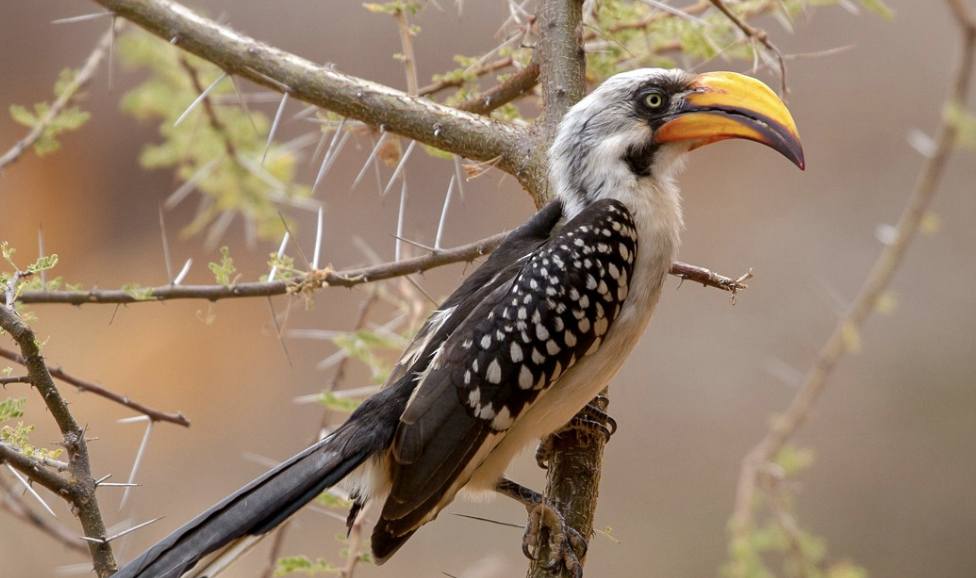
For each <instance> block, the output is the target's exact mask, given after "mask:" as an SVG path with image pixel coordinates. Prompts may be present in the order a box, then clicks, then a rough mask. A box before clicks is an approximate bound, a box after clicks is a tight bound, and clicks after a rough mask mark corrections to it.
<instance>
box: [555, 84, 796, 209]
mask: <svg viewBox="0 0 976 578" xmlns="http://www.w3.org/2000/svg"><path fill="white" fill-rule="evenodd" d="M731 138H741V139H748V140H752V141H756V142H759V143H762V144H764V145H767V146H769V147H771V148H773V149H775V150H777V151H779V152H780V153H781V154H783V155H784V156H785V157H786V158H788V159H789V160H790V161H792V162H793V163H794V164H796V165H797V166H798V167H800V168H801V169H802V168H803V167H804V160H803V149H802V147H801V146H800V138H799V135H798V134H797V130H796V125H795V124H794V123H793V119H792V117H791V116H790V113H789V111H788V110H787V109H786V106H785V105H784V104H783V102H782V101H781V100H780V99H779V98H778V97H777V96H776V94H775V93H774V92H773V91H772V90H770V89H769V87H767V86H766V85H765V84H763V83H762V82H760V81H758V80H756V79H754V78H750V77H748V76H743V75H741V74H736V73H734V72H707V73H704V74H697V75H696V74H691V73H688V72H684V71H681V70H663V69H650V68H647V69H639V70H632V71H629V72H623V73H620V74H617V75H615V76H612V77H610V78H609V79H607V80H606V81H605V82H604V83H603V84H601V85H600V86H599V87H598V88H597V89H596V90H594V91H593V92H592V93H590V94H589V95H588V96H587V97H586V98H584V99H583V100H581V101H580V102H578V103H577V104H576V105H575V106H573V107H572V108H571V109H570V110H569V112H568V113H567V114H566V116H565V117H564V119H563V121H562V123H561V124H560V127H559V132H558V134H557V136H556V140H555V142H554V143H553V145H552V148H551V149H550V153H549V158H550V170H551V175H552V180H553V184H554V185H555V187H556V191H555V192H556V194H557V195H562V196H564V198H567V199H568V200H570V201H571V202H573V204H576V203H585V202H586V200H587V199H594V198H599V197H600V196H603V195H605V194H613V193H609V192H608V191H612V190H620V189H621V188H628V189H629V188H632V186H633V185H634V184H635V183H640V182H642V181H646V180H647V179H654V180H656V181H657V182H660V183H670V180H671V175H672V173H673V172H674V169H675V168H676V167H678V166H680V165H681V162H680V160H681V158H682V157H683V156H684V154H685V153H687V152H688V151H690V150H693V149H696V148H698V147H701V146H704V145H707V144H711V143H714V142H718V141H721V140H726V139H731Z"/></svg>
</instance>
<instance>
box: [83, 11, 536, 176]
mask: <svg viewBox="0 0 976 578" xmlns="http://www.w3.org/2000/svg"><path fill="white" fill-rule="evenodd" d="M95 1H96V2H97V3H98V4H101V5H102V6H104V7H105V8H107V9H109V10H111V11H113V12H114V13H115V14H117V15H118V16H121V17H122V18H125V19H127V20H129V21H131V22H133V23H135V24H137V25H138V26H140V27H142V28H144V29H146V30H147V31H149V32H151V33H152V34H155V35H156V36H159V37H160V38H162V39H163V40H165V41H167V42H170V43H172V44H173V45H175V46H178V47H180V48H181V49H183V50H186V51H187V52H190V53H192V54H195V55H197V56H199V57H200V58H203V59H205V60H208V61H210V62H212V63H214V64H216V65H217V66H219V67H220V68H222V69H223V70H224V71H225V72H227V73H228V74H233V75H235V76H239V77H241V78H246V79H248V80H250V81H251V82H254V83H256V84H259V85H262V86H265V87H268V88H270V89H272V90H275V91H278V92H287V93H288V94H289V95H290V96H292V97H293V98H297V99H299V100H302V101H304V102H307V103H309V104H313V105H316V106H319V107H322V108H325V109H328V110H331V111H333V112H336V113H338V114H340V115H343V116H346V117H348V118H352V119H356V120H359V121H362V122H364V123H366V124H369V125H372V126H376V127H379V128H381V129H383V130H386V131H390V132H394V133H396V134H399V135H402V136H405V137H407V138H411V139H414V140H416V141H419V142H421V143H424V144H427V145H430V146H434V147H437V148H439V149H441V150H445V151H448V152H452V153H454V154H457V155H460V156H462V157H465V158H469V159H473V160H476V161H487V160H490V159H495V158H500V159H501V160H500V162H499V163H498V166H499V168H501V169H502V170H504V171H506V172H508V173H511V174H513V175H515V176H516V177H518V175H519V173H520V172H521V171H523V170H524V166H525V163H526V161H525V160H524V158H521V156H520V155H519V154H518V146H517V145H518V143H519V141H520V140H522V139H523V138H524V136H525V135H524V133H525V131H524V130H523V129H520V128H518V127H515V126H512V125H510V124H506V123H502V122H497V121H493V120H490V119H487V118H485V117H482V116H478V115H475V114H472V113H469V112H464V111H459V110H457V109H455V108H451V107H448V106H443V105H440V104H437V103H435V102H432V101H430V100H427V99H424V98H420V97H417V96H410V95H408V94H407V93H405V92H401V91H398V90H394V89H392V88H389V87H386V86H382V85H380V84H376V83H374V82H370V81H368V80H364V79H361V78H356V77H354V76H350V75H347V74H343V73H341V72H338V71H336V70H334V69H333V68H332V67H331V66H320V65H317V64H315V63H313V62H310V61H308V60H305V59H304V58H301V57H299V56H296V55H294V54H290V53H288V52H285V51H283V50H280V49H278V48H275V47H272V46H269V45H267V44H264V43H262V42H258V41H257V40H255V39H253V38H250V37H248V36H245V35H243V34H240V33H238V32H236V31H234V30H232V29H230V28H229V27H227V26H224V25H221V24H218V23H217V22H214V21H213V20H209V19H207V18H203V17H202V16H200V15H198V14H196V13H195V12H193V11H191V10H189V9H188V8H186V7H185V6H183V5H181V4H178V3H176V2H172V1H171V0H95Z"/></svg>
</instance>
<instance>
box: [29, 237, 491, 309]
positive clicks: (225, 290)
mask: <svg viewBox="0 0 976 578" xmlns="http://www.w3.org/2000/svg"><path fill="white" fill-rule="evenodd" d="M506 235H507V233H499V234H497V235H493V236H491V237H487V238H485V239H482V240H480V241H475V242H474V243H469V244H467V245H462V246H460V247H455V248H453V249H444V250H440V251H436V252H432V253H429V254H427V255H422V256H420V257H414V258H411V259H404V260H402V261H396V262H391V263H383V264H381V265H375V266H371V267H363V268H359V269H347V270H344V271H335V270H332V269H320V270H316V271H313V272H312V273H310V274H308V275H299V276H295V277H291V278H288V279H284V280H279V281H266V282H253V283H235V284H232V285H230V286H226V285H160V286H157V287H152V288H150V289H147V290H146V291H145V293H144V294H140V295H138V296H137V295H133V294H132V293H131V292H127V291H125V290H121V289H108V290H102V289H92V290H89V291H25V292H24V293H22V294H21V295H20V297H19V299H18V301H20V302H22V303H69V304H72V305H83V304H85V303H121V304H125V303H141V302H147V301H148V302H153V301H167V300H174V299H204V300H207V301H218V300H220V299H230V298H241V297H266V296H274V295H285V294H287V293H291V292H297V291H310V290H315V289H321V288H324V287H353V286H355V285H361V284H363V283H369V282H371V281H381V280H384V279H392V278H394V277H402V276H404V275H410V274H413V273H422V272H424V271H427V270H429V269H433V268H435V267H440V266H443V265H448V264H451V263H459V262H470V261H473V260H474V259H477V258H479V257H482V256H484V255H487V254H488V253H490V252H492V251H493V250H495V248H496V247H498V245H499V244H501V242H502V241H503V240H504V239H505V236H506Z"/></svg>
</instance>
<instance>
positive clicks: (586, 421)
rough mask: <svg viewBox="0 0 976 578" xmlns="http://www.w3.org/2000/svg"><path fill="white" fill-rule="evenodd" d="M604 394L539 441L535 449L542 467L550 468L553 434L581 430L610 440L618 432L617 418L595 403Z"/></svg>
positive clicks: (536, 461) (538, 462)
mask: <svg viewBox="0 0 976 578" xmlns="http://www.w3.org/2000/svg"><path fill="white" fill-rule="evenodd" d="M601 397H602V396H597V398H596V399H594V400H593V401H592V402H590V403H588V404H586V406H584V407H583V409H581V410H580V411H579V413H577V414H576V415H575V416H573V419H571V420H570V421H569V423H568V424H566V425H565V426H563V427H562V428H561V429H559V430H558V431H556V432H554V433H551V434H549V435H547V436H546V437H544V438H542V441H540V442H539V446H538V447H537V448H536V450H535V463H537V464H538V465H539V467H540V468H542V469H544V470H545V469H548V468H549V458H550V457H551V456H552V452H553V436H557V435H562V434H564V433H567V432H570V431H575V432H581V433H584V434H589V435H601V436H603V439H604V441H610V436H612V435H613V434H614V433H616V432H617V420H615V419H613V418H612V417H611V416H610V414H608V413H607V412H606V411H604V410H603V409H600V407H599V406H598V405H597V404H596V403H595V402H597V401H599V400H600V398H601Z"/></svg>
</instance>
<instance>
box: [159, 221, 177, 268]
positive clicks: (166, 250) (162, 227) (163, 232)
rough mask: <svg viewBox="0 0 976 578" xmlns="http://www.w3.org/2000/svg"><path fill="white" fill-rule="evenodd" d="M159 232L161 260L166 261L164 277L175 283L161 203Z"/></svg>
mask: <svg viewBox="0 0 976 578" xmlns="http://www.w3.org/2000/svg"><path fill="white" fill-rule="evenodd" d="M159 234H160V236H161V237H162V238H163V261H165V263H166V278H167V279H169V282H170V285H175V283H173V265H172V263H171V262H170V258H169V241H168V239H167V238H166V220H165V219H164V218H163V204H162V203H160V204H159Z"/></svg>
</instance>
